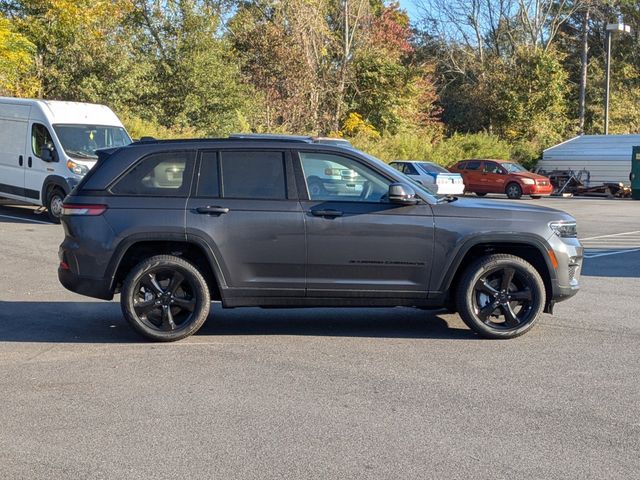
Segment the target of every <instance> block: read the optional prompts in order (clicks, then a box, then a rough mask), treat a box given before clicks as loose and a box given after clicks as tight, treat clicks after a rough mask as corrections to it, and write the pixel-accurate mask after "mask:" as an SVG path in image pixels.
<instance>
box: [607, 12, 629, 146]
mask: <svg viewBox="0 0 640 480" xmlns="http://www.w3.org/2000/svg"><path fill="white" fill-rule="evenodd" d="M614 32H622V33H631V27H630V26H629V25H625V24H624V23H609V24H608V25H607V66H606V69H605V70H606V74H605V75H606V77H605V90H604V134H605V135H609V84H610V81H611V80H610V75H611V37H612V35H613V33H614Z"/></svg>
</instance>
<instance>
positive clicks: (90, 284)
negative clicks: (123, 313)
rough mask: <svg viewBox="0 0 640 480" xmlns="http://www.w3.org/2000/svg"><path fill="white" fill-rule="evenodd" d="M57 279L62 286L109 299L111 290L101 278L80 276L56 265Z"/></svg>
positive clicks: (90, 295)
mask: <svg viewBox="0 0 640 480" xmlns="http://www.w3.org/2000/svg"><path fill="white" fill-rule="evenodd" d="M58 280H60V283H61V284H62V286H63V287H64V288H66V289H67V290H70V291H72V292H75V293H79V294H80V295H85V296H87V297H93V298H100V299H102V300H111V299H112V298H113V292H111V290H110V288H109V282H108V281H105V280H104V279H101V278H93V277H82V276H80V275H76V274H75V273H74V272H72V271H71V270H67V269H63V268H61V267H58Z"/></svg>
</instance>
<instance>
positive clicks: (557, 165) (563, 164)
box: [536, 135, 640, 186]
mask: <svg viewBox="0 0 640 480" xmlns="http://www.w3.org/2000/svg"><path fill="white" fill-rule="evenodd" d="M636 145H640V135H582V136H579V137H575V138H572V139H570V140H567V141H566V142H562V143H560V144H558V145H555V146H553V147H550V148H547V149H546V150H545V151H544V152H543V154H542V160H540V161H539V162H538V165H537V166H536V171H544V172H551V171H552V170H573V171H575V172H579V171H580V170H586V171H588V172H589V185H591V186H593V185H600V184H603V183H608V182H615V183H618V182H623V183H624V184H629V173H630V172H631V148H632V147H633V146H636ZM582 180H583V181H584V180H585V177H584V176H583V177H582ZM587 186H588V185H587Z"/></svg>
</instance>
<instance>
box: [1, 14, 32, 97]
mask: <svg viewBox="0 0 640 480" xmlns="http://www.w3.org/2000/svg"><path fill="white" fill-rule="evenodd" d="M35 52H36V47H35V45H34V44H33V43H31V42H30V41H29V40H28V39H27V38H26V37H25V36H24V35H22V34H20V33H18V32H15V31H14V29H13V27H12V24H11V22H10V21H9V20H7V19H6V18H4V17H0V95H10V96H33V95H36V94H37V92H38V90H39V88H40V85H39V83H38V81H37V79H36V78H35V77H34V76H33V73H34V71H35V57H34V56H35Z"/></svg>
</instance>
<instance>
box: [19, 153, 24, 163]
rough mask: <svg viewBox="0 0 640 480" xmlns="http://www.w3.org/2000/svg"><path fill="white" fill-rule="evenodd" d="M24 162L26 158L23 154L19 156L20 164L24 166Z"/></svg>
mask: <svg viewBox="0 0 640 480" xmlns="http://www.w3.org/2000/svg"><path fill="white" fill-rule="evenodd" d="M23 163H24V158H23V157H22V155H20V156H19V157H18V165H20V166H22V164H23Z"/></svg>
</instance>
